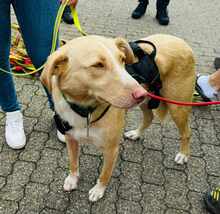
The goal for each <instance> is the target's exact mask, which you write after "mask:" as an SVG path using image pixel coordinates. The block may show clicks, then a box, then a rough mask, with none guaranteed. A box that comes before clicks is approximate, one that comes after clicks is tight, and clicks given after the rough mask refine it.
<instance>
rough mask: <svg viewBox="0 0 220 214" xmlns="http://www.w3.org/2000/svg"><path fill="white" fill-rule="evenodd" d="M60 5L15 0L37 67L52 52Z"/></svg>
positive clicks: (52, 0) (50, 2)
mask: <svg viewBox="0 0 220 214" xmlns="http://www.w3.org/2000/svg"><path fill="white" fill-rule="evenodd" d="M59 6H60V3H59V1H58V0H50V1H45V0H31V1H26V0H13V7H14V8H15V13H16V16H17V19H18V22H19V25H20V27H21V32H22V36H23V39H24V43H25V46H26V48H27V52H28V55H29V56H30V58H31V60H32V62H33V64H34V66H35V67H36V68H38V67H40V66H41V65H42V64H44V62H45V61H46V60H47V57H48V56H49V54H50V50H51V46H52V39H53V38H52V36H53V29H54V23H55V20H56V16H57V12H58V9H59ZM36 11H37V13H36ZM57 43H58V42H57ZM57 46H58V44H57ZM45 91H46V94H47V96H48V101H49V105H50V108H51V109H52V110H54V104H53V101H52V97H51V95H50V94H49V93H48V91H47V90H46V88H45ZM58 139H59V140H60V141H64V139H65V138H64V136H63V135H61V134H60V133H58Z"/></svg>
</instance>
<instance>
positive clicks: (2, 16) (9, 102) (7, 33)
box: [0, 0, 26, 149]
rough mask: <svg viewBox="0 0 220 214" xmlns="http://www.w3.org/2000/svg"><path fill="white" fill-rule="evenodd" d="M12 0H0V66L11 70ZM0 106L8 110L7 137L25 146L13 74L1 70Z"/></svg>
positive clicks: (15, 145) (14, 145) (11, 142)
mask: <svg viewBox="0 0 220 214" xmlns="http://www.w3.org/2000/svg"><path fill="white" fill-rule="evenodd" d="M10 2H11V1H10V0H0V26H1V27H0V38H1V41H0V56H1V57H0V68H2V69H4V70H6V71H8V72H10V63H9V52H10V42H11V23H10ZM0 106H1V109H2V110H3V111H4V112H6V126H5V138H6V142H7V144H8V145H9V146H10V147H11V148H14V149H20V148H22V147H24V145H25V143H26V137H25V134H24V128H23V118H22V114H21V112H20V106H19V103H18V101H17V95H16V91H15V87H14V82H13V78H12V75H11V74H8V73H4V72H2V71H0Z"/></svg>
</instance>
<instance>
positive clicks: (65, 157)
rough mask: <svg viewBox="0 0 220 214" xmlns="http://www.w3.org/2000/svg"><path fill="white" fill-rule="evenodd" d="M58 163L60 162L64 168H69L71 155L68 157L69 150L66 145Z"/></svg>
mask: <svg viewBox="0 0 220 214" xmlns="http://www.w3.org/2000/svg"><path fill="white" fill-rule="evenodd" d="M58 164H59V167H61V168H63V169H69V157H68V152H67V148H66V147H64V148H63V150H62V151H61V157H60V159H59V160H58ZM79 167H80V166H79Z"/></svg>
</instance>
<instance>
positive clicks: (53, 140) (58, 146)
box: [45, 129, 66, 150]
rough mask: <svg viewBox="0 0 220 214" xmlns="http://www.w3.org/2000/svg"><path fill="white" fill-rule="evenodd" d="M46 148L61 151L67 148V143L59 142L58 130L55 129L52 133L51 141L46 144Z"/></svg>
mask: <svg viewBox="0 0 220 214" xmlns="http://www.w3.org/2000/svg"><path fill="white" fill-rule="evenodd" d="M45 147H46V148H51V149H59V150H61V149H63V148H64V147H66V143H63V142H60V141H59V140H58V138H57V134H56V130H55V129H53V131H52V132H51V133H50V136H49V140H48V141H47V142H46V143H45Z"/></svg>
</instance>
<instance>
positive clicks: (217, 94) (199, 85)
mask: <svg viewBox="0 0 220 214" xmlns="http://www.w3.org/2000/svg"><path fill="white" fill-rule="evenodd" d="M214 64H215V68H216V69H218V70H217V71H215V72H214V73H213V74H211V75H200V74H199V75H198V76H197V80H196V90H197V91H198V93H199V94H200V95H201V96H202V98H203V99H204V101H211V100H219V99H220V64H219V65H218V64H217V63H216V60H215V61H214Z"/></svg>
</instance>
